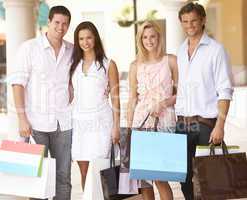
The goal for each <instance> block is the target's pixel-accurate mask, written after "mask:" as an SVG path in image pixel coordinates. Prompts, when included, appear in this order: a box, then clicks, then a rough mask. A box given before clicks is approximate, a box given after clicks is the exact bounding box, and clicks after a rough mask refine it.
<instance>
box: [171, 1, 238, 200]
mask: <svg viewBox="0 0 247 200" xmlns="http://www.w3.org/2000/svg"><path fill="white" fill-rule="evenodd" d="M179 19H180V22H181V24H182V27H183V29H184V32H185V33H186V35H187V39H186V40H185V42H184V43H183V44H182V45H181V47H180V48H179V51H178V54H177V62H178V71H179V78H178V92H177V100H176V105H175V109H176V115H177V116H178V122H177V133H182V134H187V138H188V155H187V156H188V173H187V178H186V182H185V183H181V186H182V191H183V194H184V196H185V199H186V200H193V185H192V158H193V157H194V156H195V149H196V145H208V144H209V143H214V144H219V143H221V142H222V140H223V138H224V124H225V119H226V116H227V113H228V109H229V105H230V100H231V98H232V93H233V89H232V81H231V70H230V64H229V59H228V56H227V54H226V52H225V50H224V48H223V46H222V45H221V44H219V43H218V42H216V41H215V40H214V39H212V38H210V37H209V36H208V35H207V34H206V33H205V32H204V29H205V22H206V13H205V10H204V8H203V6H201V5H199V4H197V3H192V2H191V3H188V4H187V5H185V6H184V7H182V8H181V9H180V11H179Z"/></svg>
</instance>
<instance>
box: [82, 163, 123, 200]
mask: <svg viewBox="0 0 247 200" xmlns="http://www.w3.org/2000/svg"><path fill="white" fill-rule="evenodd" d="M117 164H119V162H117ZM109 167H110V159H103V158H96V159H93V160H91V161H90V162H89V166H88V171H87V177H86V182H85V187H84V192H83V199H86V200H96V199H97V200H103V199H104V195H103V190H102V184H101V177H100V171H101V170H103V169H107V168H109Z"/></svg>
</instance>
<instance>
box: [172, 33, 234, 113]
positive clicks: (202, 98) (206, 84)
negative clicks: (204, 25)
mask: <svg viewBox="0 0 247 200" xmlns="http://www.w3.org/2000/svg"><path fill="white" fill-rule="evenodd" d="M177 62H178V73H179V78H178V91H177V101H176V105H175V109H176V115H177V116H179V115H181V116H194V115H200V116H201V117H205V118H215V117H217V115H218V108H217V102H218V100H220V99H229V100H231V98H232V93H233V87H232V75H231V69H230V64H229V58H228V56H227V54H226V51H225V49H224V47H223V46H222V45H221V44H219V43H218V42H216V41H215V40H214V39H212V38H210V37H209V36H208V35H207V34H206V33H204V34H203V35H202V37H201V40H200V42H199V44H198V46H197V47H196V49H195V50H194V52H193V54H192V56H191V58H190V59H189V56H188V39H186V40H185V42H184V43H183V44H182V45H181V47H180V49H179V51H178V54H177Z"/></svg>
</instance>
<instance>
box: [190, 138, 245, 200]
mask: <svg viewBox="0 0 247 200" xmlns="http://www.w3.org/2000/svg"><path fill="white" fill-rule="evenodd" d="M214 148H215V146H214V145H211V150H210V156H199V157H195V158H194V160H193V185H194V197H195V199H196V200H219V199H237V198H245V197H247V159H246V154H245V153H233V154H228V151H227V147H226V145H225V143H222V150H223V155H215V153H214Z"/></svg>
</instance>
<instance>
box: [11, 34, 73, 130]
mask: <svg viewBox="0 0 247 200" xmlns="http://www.w3.org/2000/svg"><path fill="white" fill-rule="evenodd" d="M72 51H73V45H72V44H71V43H69V42H67V41H63V43H62V46H61V49H60V51H59V55H58V56H57V58H56V56H55V51H54V49H53V48H52V46H51V45H50V43H49V41H48V39H47V37H46V36H45V35H43V36H40V37H37V38H35V39H31V40H28V41H26V42H24V43H23V44H22V45H21V47H20V49H19V51H18V53H17V58H16V62H15V63H16V64H15V66H14V69H13V72H11V74H10V75H9V77H8V80H9V82H10V83H11V84H12V85H13V84H19V85H23V86H24V88H25V110H26V114H27V117H28V120H29V121H30V123H31V125H32V128H33V129H34V130H38V131H44V132H51V131H55V130H57V125H58V122H59V125H60V128H61V130H62V131H65V130H69V129H71V128H72V126H71V107H70V105H69V92H68V83H69V70H70V65H71V55H72Z"/></svg>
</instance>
